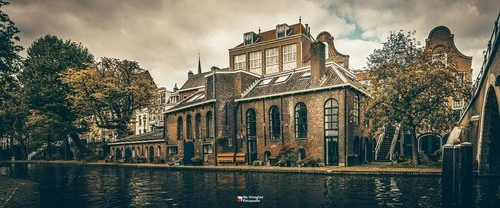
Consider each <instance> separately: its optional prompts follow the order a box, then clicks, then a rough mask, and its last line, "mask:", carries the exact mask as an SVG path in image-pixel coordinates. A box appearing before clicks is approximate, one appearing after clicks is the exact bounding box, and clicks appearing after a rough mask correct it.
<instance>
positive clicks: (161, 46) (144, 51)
mask: <svg viewBox="0 0 500 208" xmlns="http://www.w3.org/2000/svg"><path fill="white" fill-rule="evenodd" d="M2 9H3V10H4V12H6V13H7V14H8V15H9V16H10V17H11V19H12V20H13V21H14V22H15V23H16V25H17V27H18V28H19V29H20V30H21V34H20V36H21V45H23V46H24V47H25V48H27V47H29V45H30V44H31V43H32V42H33V41H34V40H35V39H37V38H39V37H41V36H43V35H45V34H52V35H56V36H58V37H60V38H62V39H65V40H68V39H70V40H72V41H75V42H81V43H82V44H83V45H85V46H86V47H87V48H88V49H89V50H90V51H91V52H92V53H93V54H94V56H96V57H103V56H105V57H114V58H119V59H128V60H135V61H137V62H139V64H140V65H141V66H142V67H143V68H145V69H148V70H149V71H150V72H151V74H152V76H153V78H154V79H155V82H156V83H157V84H158V85H160V86H166V87H167V88H168V89H172V87H173V85H174V83H178V85H179V87H180V85H182V83H184V82H185V81H186V79H187V72H188V71H189V70H192V71H196V70H197V64H198V52H200V54H201V62H202V70H203V71H208V70H210V67H211V66H219V67H227V66H228V65H229V52H228V49H229V48H233V47H234V46H236V45H238V44H239V43H241V42H242V39H243V33H245V32H249V31H255V32H257V31H258V28H259V27H260V28H261V29H262V31H267V30H271V29H274V28H275V27H276V25H277V24H281V23H287V24H289V25H291V24H295V23H298V21H299V16H301V17H302V23H303V24H305V23H308V24H309V25H310V26H311V33H312V35H313V36H314V37H315V36H316V35H317V34H319V33H320V32H321V31H328V32H330V34H332V36H334V37H335V45H336V47H337V49H338V50H339V51H340V52H341V53H344V54H348V55H350V57H351V59H350V62H351V65H352V67H353V68H355V69H360V68H363V67H364V66H365V65H366V57H367V56H368V55H369V54H371V53H372V52H373V49H375V48H379V47H381V43H382V42H383V41H385V40H386V38H387V36H388V34H389V32H390V31H399V30H405V31H413V30H415V31H416V32H417V33H416V37H417V39H418V40H419V41H420V42H421V43H425V39H426V38H427V36H428V34H429V32H430V31H431V30H432V29H433V28H434V27H436V26H439V25H446V26H447V27H448V28H450V30H451V32H452V33H453V34H455V45H456V46H457V48H458V49H459V50H460V51H462V53H464V54H465V55H468V56H473V65H472V68H473V69H474V74H473V76H474V77H475V76H476V75H477V73H478V71H479V69H480V68H481V63H482V61H483V57H482V52H483V51H484V50H485V48H486V44H487V42H488V40H489V37H490V35H491V32H492V29H493V25H494V21H495V20H496V18H497V15H498V12H499V11H500V6H499V4H498V1H496V0H429V1H421V0H380V1H362V0H360V1H355V0H344V1H342V0H333V1H327V0H325V1H291V0H272V1H239V0H234V1H230V0H227V1H222V0H219V1H206V0H186V1H174V0H165V1H160V0H145V1H143V0H114V1H113V0H106V1H105V0H43V1H42V0H11V5H9V6H6V7H4V8H2ZM23 55H24V54H23Z"/></svg>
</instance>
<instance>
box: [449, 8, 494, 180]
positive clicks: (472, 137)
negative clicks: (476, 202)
mask: <svg viewBox="0 0 500 208" xmlns="http://www.w3.org/2000/svg"><path fill="white" fill-rule="evenodd" d="M499 18H500V13H499V15H498V16H497V19H496V21H495V25H494V27H493V32H492V34H491V37H490V40H489V42H488V46H487V49H486V51H484V61H483V65H482V67H481V71H480V72H479V75H478V77H477V79H476V80H475V82H474V84H473V87H472V97H471V98H470V100H469V103H468V104H466V105H465V106H464V109H463V110H462V113H461V117H460V122H459V124H460V126H459V128H455V129H454V131H455V132H458V133H459V134H458V135H459V139H460V140H461V141H462V142H466V141H467V142H471V143H472V144H473V145H474V150H473V155H474V168H475V169H476V170H477V171H478V172H479V174H480V175H488V174H500V116H499V106H500V100H499V98H500V53H499V52H498V48H499V45H500V40H499V39H500V31H499V29H500V28H499V26H500V25H499ZM451 135H453V132H452V134H451ZM450 139H453V138H450Z"/></svg>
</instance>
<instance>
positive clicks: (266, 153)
mask: <svg viewBox="0 0 500 208" xmlns="http://www.w3.org/2000/svg"><path fill="white" fill-rule="evenodd" d="M270 157H271V152H269V151H265V152H264V163H266V164H267V162H270V161H269V158H270Z"/></svg>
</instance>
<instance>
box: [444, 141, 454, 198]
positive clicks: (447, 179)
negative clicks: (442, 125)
mask: <svg viewBox="0 0 500 208" xmlns="http://www.w3.org/2000/svg"><path fill="white" fill-rule="evenodd" d="M441 167H442V169H441V207H452V206H453V145H451V144H446V145H444V146H443V164H442V166H441Z"/></svg>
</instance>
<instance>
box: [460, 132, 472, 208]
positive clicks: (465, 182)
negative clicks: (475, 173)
mask: <svg viewBox="0 0 500 208" xmlns="http://www.w3.org/2000/svg"><path fill="white" fill-rule="evenodd" d="M460 146H461V153H460V159H461V164H460V166H461V168H460V172H461V173H460V175H461V178H460V204H461V207H472V201H473V200H472V144H471V143H469V142H464V143H462V144H461V145H460Z"/></svg>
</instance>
